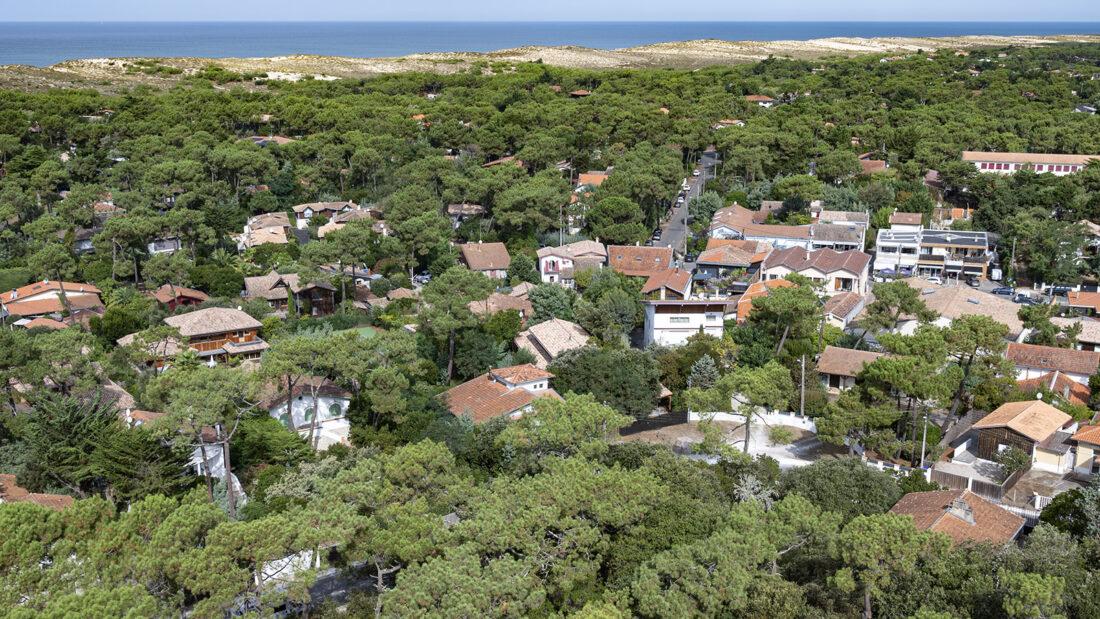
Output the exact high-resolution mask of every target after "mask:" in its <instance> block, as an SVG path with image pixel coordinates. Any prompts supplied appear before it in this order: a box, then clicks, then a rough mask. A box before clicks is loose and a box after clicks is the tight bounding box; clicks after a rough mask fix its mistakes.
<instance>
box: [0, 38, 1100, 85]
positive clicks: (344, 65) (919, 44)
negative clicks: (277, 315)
mask: <svg viewBox="0 0 1100 619" xmlns="http://www.w3.org/2000/svg"><path fill="white" fill-rule="evenodd" d="M1064 42H1077V43H1092V42H1100V34H1080V35H1066V34H1059V35H1040V34H1036V35H1016V36H1000V35H966V36H951V37H872V38H864V37H829V38H820V39H808V40H801V41H800V40H779V41H726V40H719V39H697V40H690V41H676V42H664V43H653V44H648V45H640V46H635V47H625V48H619V49H597V48H591V47H582V46H573V45H563V46H523V47H514V48H509V49H502V50H497V51H492V52H429V53H417V54H409V55H405V56H396V57H378V58H356V57H348V56H324V55H314V54H289V55H288V54H283V55H278V56H271V57H262V58H200V57H161V58H153V57H130V58H87V59H80V60H67V61H64V62H60V63H57V64H54V65H50V66H48V67H31V66H26V65H3V66H0V87H15V88H23V89H39V88H70V87H93V88H101V89H102V88H109V87H111V86H133V85H137V84H147V85H153V86H170V85H172V84H174V83H175V82H177V81H179V80H180V79H181V78H183V77H186V76H188V75H190V74H194V73H196V72H198V71H201V70H202V69H203V68H204V67H208V66H210V65H214V66H218V67H221V68H223V69H226V70H228V71H233V72H237V73H242V74H256V73H266V79H279V80H291V81H295V80H300V79H302V78H304V77H307V76H308V77H310V78H313V79H340V78H362V77H371V76H375V75H382V74H388V73H397V72H404V71H427V72H437V73H456V72H459V71H468V70H469V69H470V67H471V66H473V65H474V64H476V63H486V62H488V63H524V62H543V63H545V64H548V65H553V66H559V67H568V68H577V69H627V68H674V69H697V68H702V67H707V66H715V65H731V64H743V63H749V62H757V61H760V60H763V59H766V58H769V57H781V58H792V59H804V60H811V59H818V58H825V57H830V56H834V57H835V56H858V55H867V54H908V53H913V52H917V51H920V50H923V51H937V50H943V49H957V50H971V49H976V48H984V47H1006V46H1042V45H1052V44H1055V43H1064ZM150 66H152V67H154V68H161V70H160V71H153V70H148V69H149V67H150Z"/></svg>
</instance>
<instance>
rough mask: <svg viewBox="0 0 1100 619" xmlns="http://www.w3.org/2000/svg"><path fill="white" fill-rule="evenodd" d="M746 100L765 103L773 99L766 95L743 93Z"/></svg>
mask: <svg viewBox="0 0 1100 619" xmlns="http://www.w3.org/2000/svg"><path fill="white" fill-rule="evenodd" d="M745 100H746V101H752V102H753V103H767V102H768V101H775V99H772V98H771V97H769V96H768V95H745Z"/></svg>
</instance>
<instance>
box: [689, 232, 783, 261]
mask: <svg viewBox="0 0 1100 619" xmlns="http://www.w3.org/2000/svg"><path fill="white" fill-rule="evenodd" d="M770 252H771V245H770V244H768V243H765V242H763V241H740V240H736V239H708V240H707V248H706V249H705V250H703V252H702V253H700V254H699V258H698V259H697V260H696V261H695V263H696V264H713V265H719V266H732V267H745V268H747V267H750V266H752V265H753V264H755V263H757V262H760V261H761V260H763V259H764V258H765V257H766V256H767V255H768V254H769V253H770Z"/></svg>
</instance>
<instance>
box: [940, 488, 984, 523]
mask: <svg viewBox="0 0 1100 619" xmlns="http://www.w3.org/2000/svg"><path fill="white" fill-rule="evenodd" d="M947 513H949V514H951V515H952V516H954V517H956V518H958V519H959V520H962V521H963V522H965V523H967V524H977V522H976V521H975V520H974V510H973V509H971V507H970V504H969V503H967V502H966V500H965V499H963V498H962V495H961V494H960V495H959V497H958V498H956V499H952V501H951V505H949V506H948V508H947Z"/></svg>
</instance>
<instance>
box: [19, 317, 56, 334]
mask: <svg viewBox="0 0 1100 619" xmlns="http://www.w3.org/2000/svg"><path fill="white" fill-rule="evenodd" d="M23 320H26V319H23ZM23 320H19V321H16V324H19V323H20V322H22V323H23V324H22V325H20V326H22V327H23V328H24V329H50V330H52V331H60V330H62V329H68V328H69V325H67V324H65V323H63V322H61V321H60V320H54V319H53V318H46V317H45V316H39V317H38V318H35V319H33V320H27V321H26V322H23Z"/></svg>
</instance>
